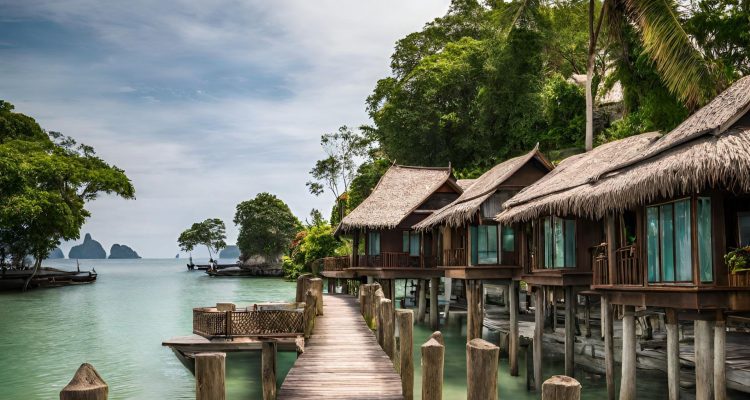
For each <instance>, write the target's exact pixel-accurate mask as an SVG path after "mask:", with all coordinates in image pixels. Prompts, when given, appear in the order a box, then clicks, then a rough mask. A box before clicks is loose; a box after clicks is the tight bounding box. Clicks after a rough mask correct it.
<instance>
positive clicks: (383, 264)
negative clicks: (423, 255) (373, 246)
mask: <svg viewBox="0 0 750 400" xmlns="http://www.w3.org/2000/svg"><path fill="white" fill-rule="evenodd" d="M419 264H420V258H419V257H418V256H410V255H409V253H402V252H385V251H384V252H382V253H380V254H378V255H375V256H359V265H358V266H359V267H370V268H407V267H411V268H417V267H419V266H420V265H419ZM427 266H434V262H433V263H432V265H427Z"/></svg>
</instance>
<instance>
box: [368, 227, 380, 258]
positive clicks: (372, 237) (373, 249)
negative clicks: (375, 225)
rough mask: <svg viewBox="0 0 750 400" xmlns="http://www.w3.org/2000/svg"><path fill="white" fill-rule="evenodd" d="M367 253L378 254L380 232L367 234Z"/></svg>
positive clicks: (370, 254)
mask: <svg viewBox="0 0 750 400" xmlns="http://www.w3.org/2000/svg"><path fill="white" fill-rule="evenodd" d="M367 253H368V254H367V255H368V256H378V255H380V232H369V233H368V234H367Z"/></svg>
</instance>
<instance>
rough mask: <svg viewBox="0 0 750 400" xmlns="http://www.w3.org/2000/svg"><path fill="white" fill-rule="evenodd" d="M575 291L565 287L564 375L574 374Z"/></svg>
mask: <svg viewBox="0 0 750 400" xmlns="http://www.w3.org/2000/svg"><path fill="white" fill-rule="evenodd" d="M575 321H576V292H575V289H574V288H573V287H572V286H566V287H565V375H567V376H569V377H574V376H575V343H576V323H575Z"/></svg>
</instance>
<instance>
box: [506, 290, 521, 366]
mask: <svg viewBox="0 0 750 400" xmlns="http://www.w3.org/2000/svg"><path fill="white" fill-rule="evenodd" d="M508 288H509V289H510V329H509V335H510V343H509V348H508V363H509V364H510V375H511V376H518V339H519V337H518V281H513V282H511V284H510V286H508Z"/></svg>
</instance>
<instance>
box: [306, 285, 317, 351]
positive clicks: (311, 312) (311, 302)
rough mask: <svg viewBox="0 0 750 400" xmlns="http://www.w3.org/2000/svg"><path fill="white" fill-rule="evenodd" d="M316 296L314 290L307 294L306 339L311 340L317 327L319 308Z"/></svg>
mask: <svg viewBox="0 0 750 400" xmlns="http://www.w3.org/2000/svg"><path fill="white" fill-rule="evenodd" d="M315 301H316V300H315V296H314V295H313V294H312V290H308V291H307V293H306V294H305V311H304V317H303V318H304V320H305V339H309V338H310V336H311V335H312V332H313V327H314V326H315V314H316V310H317V306H316V305H315Z"/></svg>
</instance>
